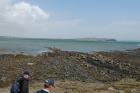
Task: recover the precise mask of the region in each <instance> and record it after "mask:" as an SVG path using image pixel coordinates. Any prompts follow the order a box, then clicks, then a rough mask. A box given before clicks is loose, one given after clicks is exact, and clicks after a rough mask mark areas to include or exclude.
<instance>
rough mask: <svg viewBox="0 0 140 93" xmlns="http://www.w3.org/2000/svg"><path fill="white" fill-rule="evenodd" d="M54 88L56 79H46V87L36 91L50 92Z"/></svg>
mask: <svg viewBox="0 0 140 93" xmlns="http://www.w3.org/2000/svg"><path fill="white" fill-rule="evenodd" d="M53 88H54V80H51V79H49V80H45V82H44V89H42V90H39V91H37V92H36V93H50V92H51V91H52V90H53Z"/></svg>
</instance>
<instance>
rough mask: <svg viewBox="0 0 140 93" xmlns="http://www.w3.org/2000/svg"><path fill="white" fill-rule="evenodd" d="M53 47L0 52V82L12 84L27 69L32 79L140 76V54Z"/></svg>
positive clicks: (96, 79)
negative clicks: (31, 51)
mask: <svg viewBox="0 0 140 93" xmlns="http://www.w3.org/2000/svg"><path fill="white" fill-rule="evenodd" d="M50 49H51V52H44V53H42V54H40V55H38V56H29V55H19V54H18V55H14V54H3V55H0V86H5V85H8V84H10V83H11V81H13V80H14V79H15V78H16V77H18V75H19V74H20V73H21V72H23V71H24V70H29V71H31V73H32V79H33V80H44V79H46V78H55V79H59V80H78V81H86V82H94V81H102V82H112V81H117V80H121V79H122V78H134V79H136V80H140V57H139V56H135V55H132V54H131V53H125V52H97V53H94V54H86V53H80V52H74V51H71V52H70V51H61V50H60V49H56V48H55V49H53V48H50ZM134 51H136V50H134ZM138 51H139V50H138ZM138 51H137V52H138Z"/></svg>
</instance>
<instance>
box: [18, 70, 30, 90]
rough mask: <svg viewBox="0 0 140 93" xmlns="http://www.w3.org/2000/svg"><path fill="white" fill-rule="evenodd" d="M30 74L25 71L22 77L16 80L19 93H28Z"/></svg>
mask: <svg viewBox="0 0 140 93" xmlns="http://www.w3.org/2000/svg"><path fill="white" fill-rule="evenodd" d="M30 77H31V76H30V73H29V72H28V71H25V72H24V73H23V75H22V77H21V78H20V79H19V80H18V82H19V84H20V92H19V93H29V80H30Z"/></svg>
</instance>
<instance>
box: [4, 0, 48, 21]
mask: <svg viewBox="0 0 140 93" xmlns="http://www.w3.org/2000/svg"><path fill="white" fill-rule="evenodd" d="M4 14H5V15H4V17H5V19H7V20H8V21H13V22H19V23H29V22H34V21H42V20H45V21H46V19H48V17H49V14H48V13H46V12H45V11H43V10H42V9H41V8H40V7H39V6H35V5H30V4H28V3H26V2H23V1H22V2H20V3H17V4H14V5H11V6H8V7H7V9H6V11H5V13H4Z"/></svg>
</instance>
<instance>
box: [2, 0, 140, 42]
mask: <svg viewBox="0 0 140 93" xmlns="http://www.w3.org/2000/svg"><path fill="white" fill-rule="evenodd" d="M139 10H140V0H0V36H12V37H27V38H95V37H96V38H114V39H117V40H131V41H140V11H139Z"/></svg>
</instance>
